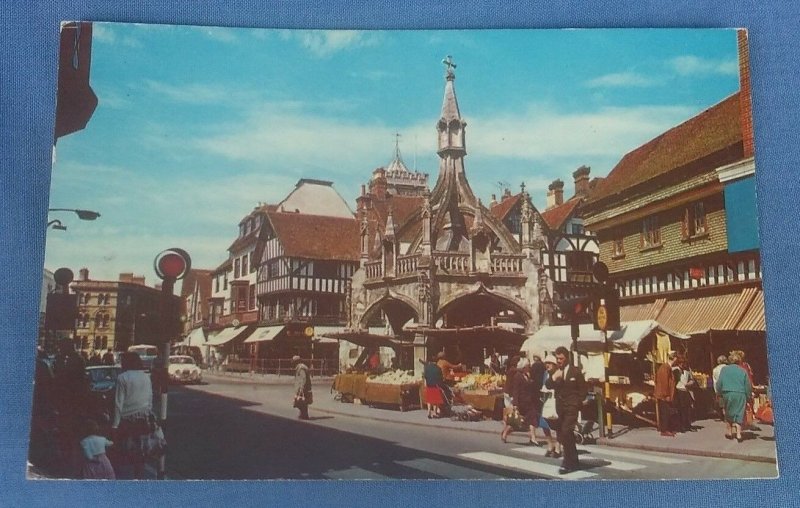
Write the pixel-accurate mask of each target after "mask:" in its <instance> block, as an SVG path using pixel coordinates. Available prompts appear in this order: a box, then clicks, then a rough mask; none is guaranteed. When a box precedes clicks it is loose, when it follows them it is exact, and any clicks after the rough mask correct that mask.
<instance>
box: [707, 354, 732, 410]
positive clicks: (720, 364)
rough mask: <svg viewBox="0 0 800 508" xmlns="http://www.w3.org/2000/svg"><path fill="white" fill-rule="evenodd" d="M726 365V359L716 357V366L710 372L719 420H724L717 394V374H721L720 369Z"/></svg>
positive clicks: (720, 356)
mask: <svg viewBox="0 0 800 508" xmlns="http://www.w3.org/2000/svg"><path fill="white" fill-rule="evenodd" d="M726 365H728V357H727V356H725V355H719V356H718V357H717V366H716V367H714V370H712V371H711V378H712V379H713V380H714V385H713V386H714V393H715V394H716V397H714V406H715V409H716V410H717V414H718V415H719V418H720V420H725V412H724V409H723V407H722V403H721V400H720V394H719V393H717V380H718V379H719V373H720V372H722V368H723V367H724V366H726Z"/></svg>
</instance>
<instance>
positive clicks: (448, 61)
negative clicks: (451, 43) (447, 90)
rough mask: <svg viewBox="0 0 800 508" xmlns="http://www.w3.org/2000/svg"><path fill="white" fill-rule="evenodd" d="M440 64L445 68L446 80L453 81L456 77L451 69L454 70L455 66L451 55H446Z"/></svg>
mask: <svg viewBox="0 0 800 508" xmlns="http://www.w3.org/2000/svg"><path fill="white" fill-rule="evenodd" d="M442 63H443V64H444V65H445V67H447V78H448V79H453V78H455V77H456V75H455V73H454V72H453V69H455V68H456V64H454V63H453V57H452V56H451V55H447V58H445V59H444V60H442Z"/></svg>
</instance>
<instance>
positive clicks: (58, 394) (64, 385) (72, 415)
mask: <svg viewBox="0 0 800 508" xmlns="http://www.w3.org/2000/svg"><path fill="white" fill-rule="evenodd" d="M85 368H86V362H85V361H84V360H83V358H82V356H81V355H80V354H78V352H77V351H75V347H74V345H73V343H72V341H71V340H70V339H68V338H65V339H63V340H62V341H61V343H60V344H59V353H58V355H56V358H55V361H54V363H53V390H52V392H51V393H52V395H53V399H52V400H53V402H54V405H55V409H56V411H57V415H58V416H57V421H56V424H57V426H58V429H59V433H58V441H59V442H58V446H59V453H60V454H61V457H62V464H61V466H62V467H63V468H64V469H63V471H62V474H63V475H64V476H65V477H68V478H73V477H76V476H78V474H79V472H80V450H79V447H78V442H79V440H80V435H81V432H82V426H83V419H84V418H85V416H86V414H87V413H88V405H89V404H88V403H89V383H88V380H87V378H86V371H85Z"/></svg>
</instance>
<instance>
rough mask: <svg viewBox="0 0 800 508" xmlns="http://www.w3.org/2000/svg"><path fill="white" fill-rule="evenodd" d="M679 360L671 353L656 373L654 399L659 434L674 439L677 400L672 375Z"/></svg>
mask: <svg viewBox="0 0 800 508" xmlns="http://www.w3.org/2000/svg"><path fill="white" fill-rule="evenodd" d="M677 360H678V354H677V353H676V352H675V351H670V352H669V354H668V356H667V361H666V362H664V363H662V364H661V366H660V367H659V368H658V370H657V371H656V379H655V387H654V388H653V397H654V398H655V399H656V404H657V405H658V425H659V428H658V430H659V432H661V435H662V436H665V437H674V436H675V431H674V430H673V429H674V427H673V425H672V423H673V422H672V418H673V414H674V413H675V409H674V405H673V403H674V400H675V376H674V375H673V373H672V366H673V365H674V364H675V362H676V361H677Z"/></svg>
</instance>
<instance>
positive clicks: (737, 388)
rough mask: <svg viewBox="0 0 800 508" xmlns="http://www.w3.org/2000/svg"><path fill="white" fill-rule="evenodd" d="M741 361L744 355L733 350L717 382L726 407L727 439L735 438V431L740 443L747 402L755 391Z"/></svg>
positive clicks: (718, 391) (717, 387)
mask: <svg viewBox="0 0 800 508" xmlns="http://www.w3.org/2000/svg"><path fill="white" fill-rule="evenodd" d="M741 363H742V357H741V356H739V354H738V353H737V352H735V351H734V352H732V353H731V355H730V356H729V357H728V365H726V366H725V367H723V368H722V370H721V371H720V373H719V379H717V383H716V389H717V393H720V394H722V404H723V407H724V408H725V409H724V411H725V424H726V425H725V439H733V438H734V432H735V433H736V435H735V437H736V441H738V442H740V443H741V442H742V427H743V426H744V423H745V411H746V406H747V402H748V399H749V398H750V395H751V394H752V392H753V385H752V384H750V377H749V376H748V374H747V371H746V370H745V369H743V368H742V366H741Z"/></svg>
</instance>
